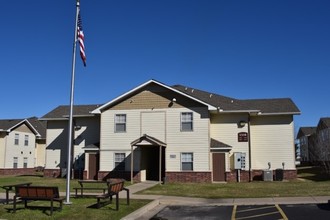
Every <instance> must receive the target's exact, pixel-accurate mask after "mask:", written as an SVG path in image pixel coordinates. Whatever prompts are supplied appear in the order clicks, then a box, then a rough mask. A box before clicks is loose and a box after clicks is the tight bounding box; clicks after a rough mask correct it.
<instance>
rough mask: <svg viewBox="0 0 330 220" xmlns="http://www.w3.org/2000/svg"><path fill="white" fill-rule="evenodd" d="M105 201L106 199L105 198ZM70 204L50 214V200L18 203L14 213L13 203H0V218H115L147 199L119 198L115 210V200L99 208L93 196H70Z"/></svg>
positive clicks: (99, 219)
mask: <svg viewBox="0 0 330 220" xmlns="http://www.w3.org/2000/svg"><path fill="white" fill-rule="evenodd" d="M105 201H106V200H105ZM70 202H72V204H71V205H63V210H62V211H57V210H56V209H55V210H54V212H53V215H52V216H50V215H49V214H50V211H49V210H50V209H49V208H48V207H49V206H50V202H47V201H46V202H45V201H35V202H31V203H29V206H32V207H33V208H27V209H24V204H22V203H21V204H18V205H17V210H16V213H12V209H13V205H12V204H8V205H7V204H5V205H0V219H13V220H14V219H19V220H21V219H24V220H28V219H31V220H38V219H61V220H72V219H90V220H92V219H98V220H103V219H107V220H108V219H110V220H113V219H114V220H117V219H121V218H123V217H125V216H126V215H128V214H130V213H132V212H133V211H135V210H137V209H139V208H141V207H143V206H144V205H146V204H148V203H149V202H150V201H149V200H131V202H130V205H127V204H126V199H120V201H119V210H118V211H116V210H115V208H116V204H115V201H113V202H112V204H107V205H105V206H103V207H101V208H100V209H96V208H95V204H96V199H95V198H71V199H70ZM54 206H55V207H59V205H58V203H56V202H55V203H54Z"/></svg>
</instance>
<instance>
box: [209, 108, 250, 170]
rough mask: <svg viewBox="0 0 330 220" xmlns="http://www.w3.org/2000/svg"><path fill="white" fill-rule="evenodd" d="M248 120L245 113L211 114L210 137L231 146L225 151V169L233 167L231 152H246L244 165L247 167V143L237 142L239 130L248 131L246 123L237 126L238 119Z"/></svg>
mask: <svg viewBox="0 0 330 220" xmlns="http://www.w3.org/2000/svg"><path fill="white" fill-rule="evenodd" d="M242 120H243V121H246V122H247V121H248V116H247V114H212V115H211V124H210V134H211V138H213V139H215V140H217V141H220V142H222V143H225V144H227V145H229V146H231V147H232V149H231V151H230V152H229V153H226V171H230V169H234V166H233V163H234V159H233V154H234V153H235V152H243V153H246V167H245V169H246V170H248V169H249V157H248V154H249V143H248V142H238V133H239V132H248V124H246V125H245V126H244V127H239V126H238V122H239V121H242Z"/></svg>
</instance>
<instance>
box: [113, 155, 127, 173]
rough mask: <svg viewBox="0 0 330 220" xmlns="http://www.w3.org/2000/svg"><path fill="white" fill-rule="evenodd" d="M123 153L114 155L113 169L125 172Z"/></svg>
mask: <svg viewBox="0 0 330 220" xmlns="http://www.w3.org/2000/svg"><path fill="white" fill-rule="evenodd" d="M125 157H126V155H125V153H115V169H116V170H125Z"/></svg>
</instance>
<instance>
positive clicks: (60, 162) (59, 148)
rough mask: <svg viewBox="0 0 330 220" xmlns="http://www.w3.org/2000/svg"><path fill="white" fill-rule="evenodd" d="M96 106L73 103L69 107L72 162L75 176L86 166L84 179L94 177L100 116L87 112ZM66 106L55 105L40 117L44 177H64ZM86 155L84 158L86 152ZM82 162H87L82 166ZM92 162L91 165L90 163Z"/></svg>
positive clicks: (66, 139)
mask: <svg viewBox="0 0 330 220" xmlns="http://www.w3.org/2000/svg"><path fill="white" fill-rule="evenodd" d="M99 106H100V105H76V106H74V109H73V117H74V121H73V124H74V129H73V138H72V139H73V146H74V147H73V148H72V151H71V152H72V155H73V156H72V160H71V161H72V162H73V164H74V169H75V171H76V172H75V177H78V178H80V177H81V178H82V176H81V175H82V171H83V170H84V169H85V168H86V169H87V171H88V173H89V176H88V179H95V176H96V175H97V173H96V172H97V170H98V158H97V157H98V155H99V142H100V119H99V116H95V115H94V114H91V113H90V112H91V111H93V110H94V109H96V108H98V107H99ZM69 110H70V106H59V107H57V108H55V109H54V110H52V111H51V112H49V113H47V114H46V115H44V116H43V117H42V118H40V120H46V121H47V143H46V145H47V150H46V170H45V175H46V176H64V175H65V174H66V168H67V159H68V158H67V150H68V133H69V132H68V127H69V126H68V121H69ZM85 153H86V154H88V155H90V158H92V157H93V156H94V157H95V158H94V159H95V160H94V161H92V159H90V162H89V160H88V159H89V158H87V160H85V155H86V154H85ZM85 162H86V163H87V165H85ZM92 163H94V164H92Z"/></svg>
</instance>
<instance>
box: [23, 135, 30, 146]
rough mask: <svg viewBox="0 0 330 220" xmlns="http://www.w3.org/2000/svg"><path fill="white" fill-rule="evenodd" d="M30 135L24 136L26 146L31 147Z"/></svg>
mask: <svg viewBox="0 0 330 220" xmlns="http://www.w3.org/2000/svg"><path fill="white" fill-rule="evenodd" d="M29 139H30V138H29V135H27V134H26V135H24V146H29Z"/></svg>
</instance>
